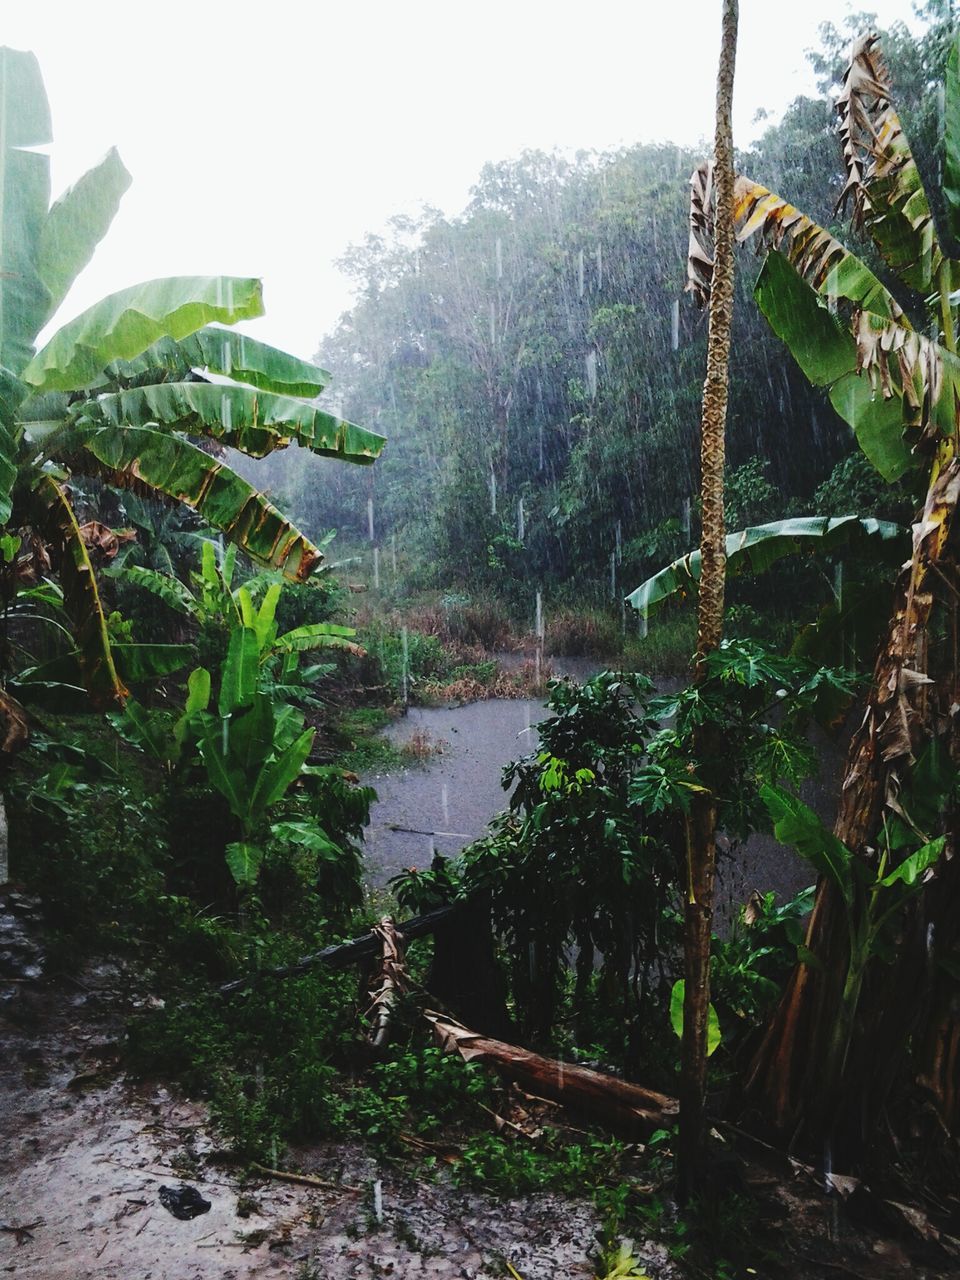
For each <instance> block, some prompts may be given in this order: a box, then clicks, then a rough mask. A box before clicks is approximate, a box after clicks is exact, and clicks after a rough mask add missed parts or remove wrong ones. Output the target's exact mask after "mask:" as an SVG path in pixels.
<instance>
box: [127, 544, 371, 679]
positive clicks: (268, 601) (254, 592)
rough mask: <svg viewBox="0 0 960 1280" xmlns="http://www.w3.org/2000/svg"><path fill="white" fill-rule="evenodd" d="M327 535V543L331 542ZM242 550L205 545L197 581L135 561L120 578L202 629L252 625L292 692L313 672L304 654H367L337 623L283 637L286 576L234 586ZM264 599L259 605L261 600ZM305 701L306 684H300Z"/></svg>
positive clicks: (273, 669) (267, 663) (265, 656)
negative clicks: (280, 621) (280, 611)
mask: <svg viewBox="0 0 960 1280" xmlns="http://www.w3.org/2000/svg"><path fill="white" fill-rule="evenodd" d="M331 536H332V535H328V537H327V538H326V539H324V542H327V541H329V539H330V537H331ZM236 559H237V548H236V546H229V547H227V548H226V551H225V552H224V554H223V557H222V560H221V559H218V556H217V549H216V547H215V546H214V544H213V543H212V542H210V541H204V542H203V544H202V550H201V558H200V570H199V572H193V573H191V581H192V585H187V584H186V583H184V582H181V581H180V580H179V579H178V578H172V577H169V576H168V575H167V574H164V573H158V572H157V571H156V570H155V569H147V568H143V567H142V566H139V565H131V566H129V567H128V568H124V569H121V571H120V572H119V573H118V574H117V575H116V576H117V577H118V578H119V579H120V580H121V581H126V582H129V583H131V584H133V585H134V586H138V587H142V588H143V589H144V590H146V591H149V592H151V593H152V594H153V595H155V596H157V597H158V598H159V599H160V600H162V601H163V602H164V604H166V605H168V606H169V607H170V608H171V609H173V610H174V611H175V612H177V613H179V614H181V615H182V616H183V617H186V618H188V619H189V620H190V621H191V622H193V623H195V624H196V626H197V627H198V629H199V630H200V632H205V631H210V630H213V631H217V630H218V629H220V628H222V629H223V630H225V631H227V632H229V631H230V630H232V629H233V628H235V627H238V626H244V627H250V628H252V629H253V630H254V631H255V632H256V635H257V638H258V643H259V646H260V659H259V661H260V666H261V667H262V668H263V672H264V675H267V674H268V673H269V674H270V675H271V676H272V678H273V679H274V680H275V682H276V684H277V685H278V687H282V688H284V689H287V690H288V691H289V690H290V688H291V686H292V685H293V684H294V683H296V684H297V685H298V686H300V685H302V683H303V681H302V678H301V679H298V677H303V676H306V675H307V674H308V673H301V672H300V671H299V666H300V656H301V654H303V653H307V652H311V651H316V650H319V649H340V650H345V651H347V652H349V653H353V654H355V655H358V656H361V657H362V656H363V652H364V651H363V649H362V648H361V647H360V646H359V645H357V644H355V643H354V642H353V637H354V636H355V635H356V632H355V631H354V630H353V629H352V628H351V627H342V626H338V625H337V624H335V623H332V622H313V623H305V624H303V625H302V626H299V627H294V628H292V629H291V630H289V631H286V632H284V633H283V634H282V635H280V634H278V627H277V622H276V612H277V605H278V604H279V603H280V596H281V592H282V589H283V578H282V577H281V576H280V575H279V574H277V573H269V572H268V573H262V574H259V575H257V577H255V578H251V579H250V580H249V581H248V582H246V583H243V584H242V585H240V586H236V587H235V586H234V585H233V580H234V573H235V570H236ZM258 597H259V603H257V599H258ZM298 693H299V696H300V697H301V699H302V698H303V696H304V691H303V689H302V688H298Z"/></svg>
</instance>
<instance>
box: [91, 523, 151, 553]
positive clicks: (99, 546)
mask: <svg viewBox="0 0 960 1280" xmlns="http://www.w3.org/2000/svg"><path fill="white" fill-rule="evenodd" d="M80 536H81V538H83V545H84V546H85V547H86V548H87V550H88V551H95V552H97V553H98V554H99V555H100V556H102V557H103V559H104V560H112V559H113V557H114V556H115V555H116V554H117V552H118V551H119V550H120V548H121V546H122V545H123V544H124V543H126V542H135V541H136V538H137V531H136V529H110V528H108V527H107V526H106V525H105V524H101V523H100V521H99V520H88V521H87V523H86V524H82V525H80Z"/></svg>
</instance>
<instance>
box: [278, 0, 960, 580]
mask: <svg viewBox="0 0 960 1280" xmlns="http://www.w3.org/2000/svg"><path fill="white" fill-rule="evenodd" d="M951 21H952V19H951V18H950V16H949V5H947V4H946V3H944V2H943V0H931V2H930V3H928V5H927V6H926V9H925V12H924V14H923V31H922V34H921V35H920V36H919V37H917V38H914V37H911V36H910V34H909V33H908V32H907V31H906V29H905V28H903V27H895V28H894V29H893V30H892V31H888V32H886V33H885V36H884V49H885V52H886V56H887V60H888V62H889V64H890V67H891V71H892V74H893V79H894V83H895V85H896V88H897V93H898V100H899V102H900V103H902V104H903V115H904V118H905V125H906V128H907V131H908V134H909V135H910V137H911V141H912V143H913V147H914V153H915V154H916V155H917V156H918V159H919V161H920V163H921V167H922V168H925V169H926V170H927V172H925V178H926V179H928V181H929V186H928V189H936V188H937V187H938V185H939V184H938V181H937V174H936V172H935V170H934V172H933V173H932V174H931V173H930V172H929V163H928V159H927V158H928V157H930V156H932V155H934V153H935V150H936V145H935V144H936V138H937V131H938V128H939V104H938V97H937V94H936V91H935V86H936V85H937V84H939V83H942V77H943V67H944V62H945V52H946V44H947V35H948V31H949V28H950V24H951ZM867 25H870V24H869V19H866V18H865V19H863V20H861V19H859V18H858V19H855V20H852V21H851V23H850V28H851V29H856V30H860V29H862V28H863V27H864V26H867ZM850 34H851V30H849V29H846V28H845V29H844V30H843V31H842V32H841V31H838V30H837V29H836V28H834V27H831V26H825V27H824V28H822V30H821V37H822V39H821V48H820V50H819V51H818V52H817V53H814V54H810V55H808V56H809V57H810V58H811V61H812V62H813V64H814V66H815V68H816V70H817V72H818V74H819V76H820V80H821V87H822V90H823V96H822V97H820V98H817V99H808V98H800V99H797V100H796V101H795V102H794V103H793V104H792V105H791V106H790V108H789V109H788V110H787V112H786V113H785V115H784V118H783V119H782V121H781V122H779V123H778V124H776V125H773V126H771V127H770V128H769V129H767V130H766V132H765V133H764V134H763V136H762V137H761V139H760V141H759V142H758V143H756V145H755V146H753V147H752V148H751V149H750V150H749V151H746V152H744V153H742V154H741V155H740V156H739V167H740V169H741V170H742V171H743V172H745V173H748V174H749V175H750V176H751V177H753V178H755V179H756V180H758V181H760V182H762V183H764V184H765V185H767V186H769V187H771V188H772V189H773V190H775V191H777V192H779V193H780V194H781V195H783V196H784V197H785V198H787V199H788V200H790V201H791V203H794V204H796V205H797V206H799V207H800V208H802V209H803V210H804V211H806V212H807V213H809V214H811V215H812V216H813V217H815V218H816V219H817V220H818V221H820V222H822V223H824V224H825V225H827V226H829V227H830V228H831V229H832V230H834V232H835V233H836V234H838V235H839V236H840V237H841V238H843V239H845V240H847V241H848V242H849V243H851V244H852V245H854V244H859V247H860V251H861V252H862V253H863V254H864V256H866V257H867V258H868V259H869V260H870V261H871V262H873V261H875V260H874V258H873V256H872V254H871V252H870V249H869V247H867V246H865V245H864V243H863V242H862V241H858V240H857V237H856V236H854V235H853V233H852V232H851V230H850V228H849V226H847V225H845V224H844V223H843V222H841V221H838V215H837V214H836V212H835V204H836V200H837V197H838V195H839V193H840V190H841V187H842V185H843V179H842V176H841V173H842V166H841V156H840V149H839V146H838V143H837V139H836V135H835V131H834V112H833V108H832V97H833V87H832V86H833V82H834V80H835V76H836V71H837V68H838V67H839V66H840V65H841V64H842V59H843V54H844V51H845V49H846V48H847V46H848V44H849V38H850ZM783 56H784V57H785V58H786V57H791V58H795V57H797V56H798V55H797V53H796V51H795V50H789V51H785V52H784V55H783ZM682 91H683V89H682V82H679V83H678V92H682ZM657 127H658V128H664V129H666V128H668V127H669V104H668V103H665V104H664V113H663V117H662V120H661V121H659V122H658V125H657ZM637 128H638V130H640V129H642V128H649V125H645V124H644V122H643V121H642V120H638V121H637ZM702 158H703V157H702V156H701V154H700V153H699V152H697V151H694V150H691V149H688V148H685V147H678V146H673V145H667V144H644V145H639V146H636V147H632V148H629V149H627V150H624V151H620V152H616V153H603V154H600V153H581V154H579V155H577V157H576V158H575V159H573V160H569V159H564V158H561V157H559V156H557V155H545V154H543V153H539V152H534V153H526V154H524V155H522V156H521V157H520V158H519V159H517V160H513V161H507V162H503V163H500V164H489V165H487V166H485V168H484V169H483V171H482V173H481V175H480V178H479V181H478V182H477V185H476V187H475V188H474V190H473V195H472V199H471V202H470V204H469V205H468V207H467V208H466V210H465V211H464V213H463V214H462V215H461V216H460V217H457V218H445V217H443V216H441V214H439V213H438V212H437V211H435V210H429V209H428V210H426V211H425V212H424V213H423V215H422V216H421V217H420V218H419V219H417V220H415V221H414V220H410V219H408V218H395V219H394V220H393V222H392V224H391V228H392V229H391V234H390V235H389V237H387V238H384V237H381V236H373V235H371V236H368V237H367V238H366V239H365V240H364V241H363V243H361V244H359V245H356V246H355V247H353V248H352V249H351V251H350V252H349V254H348V255H347V256H346V258H345V260H344V262H343V264H342V265H343V266H344V267H345V268H346V270H347V271H348V272H349V274H350V275H351V276H352V277H353V279H354V280H355V282H356V290H357V301H356V304H355V306H354V307H353V309H352V310H351V311H350V312H348V313H347V314H346V315H344V316H343V317H342V319H341V321H340V323H339V325H338V327H337V329H336V330H335V331H334V332H333V333H332V334H331V335H330V336H329V337H328V338H326V339H325V340H324V341H323V343H322V344H321V346H320V349H319V352H318V358H319V361H320V363H322V364H324V365H325V366H326V367H328V368H330V369H331V371H332V372H333V373H334V375H335V378H334V382H333V386H334V387H335V388H336V389H337V392H336V394H337V399H336V400H335V401H334V402H333V403H334V406H335V407H336V408H337V409H339V410H340V411H341V412H342V413H343V414H344V415H345V416H346V417H348V418H350V419H352V420H353V421H356V422H359V423H362V424H363V425H365V426H368V427H371V428H373V429H374V430H376V431H379V432H381V433H383V434H384V435H386V436H387V437H388V441H389V443H388V447H387V450H386V452H385V453H384V456H383V458H382V460H381V461H380V462H379V463H378V464H377V465H376V466H375V467H373V468H370V469H358V470H354V469H352V468H344V467H338V466H327V465H324V462H323V461H322V460H320V459H317V458H314V457H311V456H307V455H306V454H305V453H302V452H300V451H299V450H293V451H290V452H289V453H287V454H283V455H274V459H272V460H271V463H270V467H271V471H270V475H269V483H271V484H272V486H273V488H274V489H275V490H276V491H277V492H278V494H279V495H280V496H281V497H283V498H284V499H285V500H286V501H287V503H288V504H289V505H290V507H291V508H292V513H293V514H294V515H295V516H296V517H297V519H298V520H299V521H301V522H302V523H303V524H304V525H305V526H306V528H307V529H310V530H313V531H314V532H317V531H319V530H322V529H326V528H330V527H335V528H338V529H339V530H340V531H341V532H342V534H343V535H344V536H345V537H347V538H348V539H350V540H356V539H360V538H364V539H366V538H368V537H369V534H370V527H371V526H370V514H369V502H370V500H371V499H372V503H373V506H372V512H373V516H372V522H373V525H372V527H373V533H374V537H375V539H376V541H377V542H378V543H379V544H381V545H382V546H386V545H388V544H389V543H390V541H391V539H393V538H395V539H396V542H397V545H399V546H400V547H401V548H402V549H403V553H404V560H405V562H406V563H407V564H408V565H412V566H414V580H413V585H422V586H425V587H426V586H449V585H453V584H460V585H463V586H466V587H468V588H471V587H472V588H484V589H494V590H498V591H500V592H502V593H503V594H504V595H506V596H510V595H511V594H515V593H516V592H518V591H519V590H520V589H522V590H523V591H524V592H526V588H527V586H528V585H529V584H530V583H533V582H536V583H547V584H554V586H555V587H557V588H559V587H560V585H561V584H563V583H565V582H571V581H572V580H573V579H576V580H577V582H578V583H583V582H585V581H589V582H592V583H594V584H595V586H596V591H597V594H598V596H599V595H600V594H601V593H602V592H604V591H606V592H609V591H611V590H616V592H617V594H619V591H620V587H621V586H622V587H623V588H624V589H629V588H631V587H633V586H635V585H636V580H637V579H638V575H641V574H644V573H646V572H647V571H648V570H650V569H652V568H655V567H657V565H658V564H659V563H661V562H662V560H663V558H664V557H668V556H670V555H673V554H677V553H679V552H680V551H682V550H686V549H687V547H688V546H689V545H690V544H691V540H692V539H694V538H696V536H697V511H696V500H695V494H696V492H697V487H698V473H699V458H698V444H697V436H698V425H699V404H700V393H701V383H702V377H703V370H704V347H705V340H706V318H705V316H704V315H702V314H700V313H699V312H698V311H697V310H696V309H695V307H694V306H693V304H692V302H691V301H690V300H689V297H687V296H684V294H683V285H684V277H685V256H686V247H687V193H688V178H689V175H690V173H691V171H692V170H693V169H694V167H695V166H696V165H697V164H698V163H699V161H700V160H701V159H702ZM441 162H442V157H438V163H441ZM930 179H932V180H930ZM755 275H756V265H755V261H754V259H753V258H752V256H751V254H750V253H749V252H747V251H744V252H743V253H742V254H741V256H740V258H739V261H738V282H737V306H736V316H735V326H736V327H735V335H734V348H733V365H732V386H731V399H730V416H729V444H728V454H729V459H730V466H731V468H732V470H733V471H734V472H735V473H736V471H737V469H738V468H741V469H742V468H743V467H744V464H748V465H747V470H746V471H743V470H741V471H740V473H739V485H738V484H737V483H736V476H735V483H734V486H733V489H732V491H731V499H732V504H733V510H732V511H731V513H730V515H731V527H735V522H736V521H737V520H750V521H756V520H758V519H774V518H778V517H780V516H783V515H786V514H789V513H790V512H794V511H808V510H810V509H811V508H812V506H813V503H814V501H816V500H819V501H820V502H821V503H824V502H826V503H830V504H831V505H832V506H833V507H834V509H835V510H838V508H839V507H843V508H844V510H846V509H847V508H849V507H850V505H851V503H854V502H855V503H857V504H858V505H859V506H860V507H861V508H864V507H868V506H869V507H871V508H872V509H876V507H877V505H878V501H879V502H880V505H881V506H882V499H879V500H878V498H877V496H876V495H877V492H879V490H876V489H875V487H874V486H872V485H871V484H869V483H868V484H864V483H863V480H864V477H863V475H862V474H860V471H857V472H856V474H855V475H854V474H853V473H851V472H850V469H849V467H848V468H847V471H846V472H844V471H841V472H840V473H839V475H838V476H834V480H833V482H832V484H828V485H827V487H826V489H824V490H823V491H822V492H821V493H820V494H819V495H817V489H818V486H821V485H822V484H823V482H824V481H826V480H828V478H829V477H830V476H831V473H832V472H833V471H834V469H835V468H836V467H837V464H838V463H840V464H842V463H843V460H844V459H845V458H846V457H847V455H848V454H849V453H850V450H851V441H850V436H849V432H848V428H847V427H846V426H845V425H844V424H843V423H842V422H841V420H840V419H839V418H838V417H837V416H836V415H835V414H834V412H833V410H832V409H831V407H830V405H829V403H828V402H827V400H826V398H825V396H823V395H822V394H820V393H818V392H817V391H815V390H813V389H811V388H810V387H809V386H808V384H807V382H806V380H805V379H804V378H803V376H802V375H801V374H800V372H799V370H798V369H797V368H796V366H795V365H794V363H793V361H792V360H791V358H790V356H789V355H788V353H787V352H786V350H785V349H784V348H783V347H781V345H780V344H779V342H778V341H777V340H776V339H775V338H774V337H772V336H771V334H770V333H769V331H768V329H767V327H766V325H765V322H764V321H763V319H762V317H761V316H760V314H759V312H758V311H757V309H756V307H755V306H754V304H753V301H752V299H751V289H752V285H753V280H754V278H755ZM755 460H760V461H755ZM258 478H260V479H261V480H262V478H263V473H262V472H259V473H258ZM844 479H847V480H850V481H851V483H848V484H847V483H844V482H843V481H844ZM881 488H882V486H881ZM815 495H817V496H816V498H815ZM861 513H863V512H862V510H861ZM614 553H616V555H615V561H616V563H615V566H614V569H613V572H614V575H615V579H614V581H613V582H611V578H610V573H611V569H610V564H611V556H612V555H614Z"/></svg>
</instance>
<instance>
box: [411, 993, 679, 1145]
mask: <svg viewBox="0 0 960 1280" xmlns="http://www.w3.org/2000/svg"><path fill="white" fill-rule="evenodd" d="M424 1017H425V1018H426V1019H427V1021H428V1022H430V1023H431V1025H432V1026H433V1029H434V1033H435V1035H436V1037H437V1040H438V1041H439V1043H440V1046H441V1048H443V1049H444V1050H446V1051H447V1052H448V1053H453V1052H456V1053H459V1054H460V1056H461V1058H463V1060H464V1062H482V1063H485V1064H486V1065H488V1066H491V1067H495V1068H496V1069H497V1070H498V1071H499V1072H500V1073H501V1074H502V1075H504V1076H506V1077H507V1078H508V1079H510V1080H516V1081H517V1083H518V1084H520V1085H521V1086H522V1087H523V1088H524V1089H528V1090H531V1091H533V1092H535V1093H536V1094H538V1095H539V1096H541V1097H544V1098H547V1099H549V1100H550V1101H552V1102H559V1103H562V1104H563V1105H564V1106H566V1107H570V1108H572V1109H573V1110H575V1111H580V1112H582V1113H583V1114H585V1115H589V1116H591V1117H592V1118H593V1119H595V1120H599V1121H601V1122H602V1123H604V1124H607V1125H609V1126H610V1128H612V1129H615V1130H617V1131H618V1132H624V1133H627V1134H630V1135H633V1134H647V1133H650V1132H651V1131H652V1130H654V1129H662V1128H666V1127H668V1126H669V1125H671V1124H673V1122H674V1121H675V1120H676V1117H677V1101H676V1099H675V1098H671V1097H668V1096H667V1095H666V1094H663V1093H656V1092H655V1091H654V1090H652V1089H644V1088H643V1087H642V1086H641V1085H637V1084H629V1083H628V1082H627V1081H626V1080H619V1079H617V1077H616V1076H608V1075H604V1074H603V1073H602V1072H600V1071H593V1070H591V1069H590V1068H589V1067H580V1066H576V1065H575V1064H572V1063H568V1062H559V1061H557V1059H555V1058H545V1057H543V1056H542V1055H540V1054H538V1053H532V1052H531V1051H530V1050H529V1049H522V1048H520V1047H519V1046H517V1045H512V1044H507V1043H506V1042H505V1041H503V1040H492V1039H489V1038H488V1037H486V1036H480V1035H477V1034H476V1032H474V1031H470V1030H469V1029H468V1028H467V1027H463V1026H461V1025H460V1023H458V1022H453V1021H452V1020H451V1019H449V1018H446V1017H444V1016H443V1015H442V1014H439V1013H433V1012H431V1011H425V1012H424Z"/></svg>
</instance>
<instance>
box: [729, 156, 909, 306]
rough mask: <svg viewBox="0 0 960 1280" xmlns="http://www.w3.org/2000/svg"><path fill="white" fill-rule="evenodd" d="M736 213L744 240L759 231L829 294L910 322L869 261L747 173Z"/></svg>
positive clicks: (739, 185)
mask: <svg viewBox="0 0 960 1280" xmlns="http://www.w3.org/2000/svg"><path fill="white" fill-rule="evenodd" d="M733 218H734V225H735V227H736V232H737V240H738V241H740V243H744V242H745V241H747V240H749V239H750V237H751V236H754V235H759V236H760V237H761V238H762V239H763V240H764V241H765V242H766V243H767V244H769V245H771V246H772V247H773V248H774V249H779V250H780V252H781V253H782V254H783V255H784V257H785V258H787V259H788V260H789V262H790V263H791V264H792V265H793V266H794V267H795V268H796V269H797V271H798V272H799V274H800V275H801V276H802V277H803V278H804V280H806V282H807V283H808V284H809V285H810V286H811V288H813V289H815V290H816V291H817V293H820V294H822V295H823V297H824V298H825V299H828V300H831V299H832V300H839V299H846V300H847V301H848V302H850V303H852V304H853V306H854V307H857V308H862V309H863V310H864V311H869V312H871V313H872V314H873V315H877V316H883V317H885V318H886V319H888V320H897V321H898V322H899V323H900V324H902V325H904V326H906V327H907V328H909V327H910V321H909V320H908V319H907V317H906V316H905V315H904V313H903V308H902V307H901V306H900V304H899V303H898V302H897V300H896V299H895V298H894V296H893V294H892V293H891V292H890V291H889V289H887V288H885V287H884V285H883V284H882V283H881V281H880V280H879V279H878V278H877V276H875V275H874V273H873V272H872V271H871V270H870V268H869V267H868V266H867V265H866V263H865V262H862V261H861V259H860V258H858V257H857V256H856V254H853V253H851V252H850V250H849V249H847V248H845V247H844V246H843V245H842V244H841V243H840V241H839V240H837V239H836V237H835V236H832V235H831V234H830V232H829V231H827V230H826V229H825V228H824V227H821V226H820V225H819V224H818V223H816V222H814V221H813V219H812V218H808V217H807V215H806V214H805V213H801V212H800V210H799V209H797V208H795V207H794V206H793V205H792V204H788V203H787V201H786V200H784V199H783V198H782V197H781V196H778V195H776V193H775V192H773V191H770V190H768V189H767V188H766V187H764V186H761V184H760V183H759V182H754V181H752V179H750V178H746V177H744V176H743V175H740V176H739V177H738V178H737V180H736V182H735V184H734V207H733Z"/></svg>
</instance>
